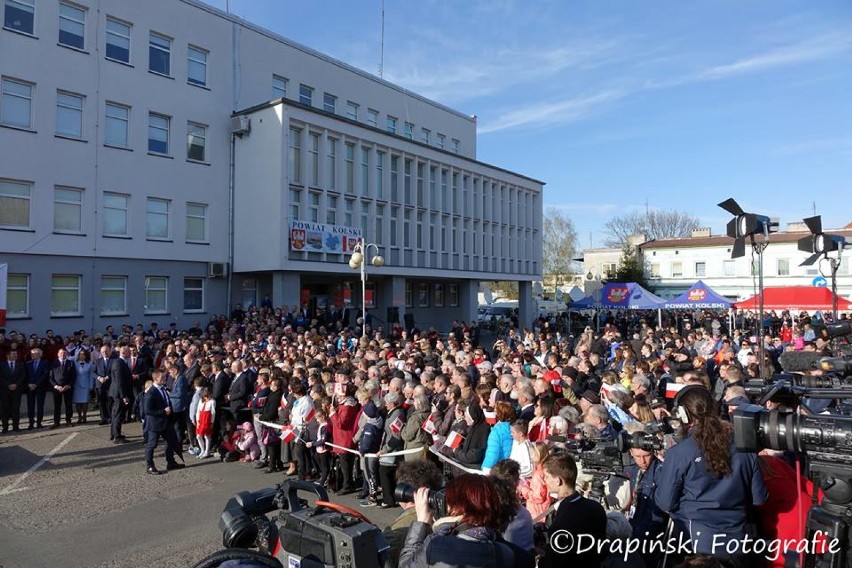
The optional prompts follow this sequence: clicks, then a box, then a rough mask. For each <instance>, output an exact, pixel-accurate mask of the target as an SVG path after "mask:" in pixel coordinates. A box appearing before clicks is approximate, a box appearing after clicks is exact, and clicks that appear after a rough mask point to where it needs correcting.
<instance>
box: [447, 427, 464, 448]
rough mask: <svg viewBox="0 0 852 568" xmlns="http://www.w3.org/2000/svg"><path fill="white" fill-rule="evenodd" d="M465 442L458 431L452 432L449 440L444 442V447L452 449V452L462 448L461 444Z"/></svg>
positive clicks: (448, 437)
mask: <svg viewBox="0 0 852 568" xmlns="http://www.w3.org/2000/svg"><path fill="white" fill-rule="evenodd" d="M463 441H464V436H462V435H461V434H459V433H458V432H456V431H453V432H450V435H449V436H447V439H446V440H445V441H444V445H445V446H447V447H448V448H450V449H451V450H455V449H457V448H458V447H459V446H461V443H462V442H463Z"/></svg>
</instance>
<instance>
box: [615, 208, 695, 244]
mask: <svg viewBox="0 0 852 568" xmlns="http://www.w3.org/2000/svg"><path fill="white" fill-rule="evenodd" d="M698 226H699V221H698V217H695V216H693V215H690V214H689V213H684V212H683V211H676V210H673V209H672V210H666V209H648V210H647V211H645V212H642V211H631V212H630V213H625V214H624V215H618V216H616V217H613V218H612V219H610V220H609V221H607V222H606V223H605V224H604V232H605V233H606V239H605V240H604V244H606V245H607V246H609V247H619V248H624V247H625V246H627V245H628V244H629V243H628V238H629V237H630V236H631V235H636V234H639V233H642V234H644V235H645V237H646V238H648V239H650V240H659V239H674V238H678V237H688V236H689V235H690V233H691V232H692V230H693V229H697V228H698Z"/></svg>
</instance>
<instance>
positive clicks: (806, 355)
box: [778, 351, 825, 373]
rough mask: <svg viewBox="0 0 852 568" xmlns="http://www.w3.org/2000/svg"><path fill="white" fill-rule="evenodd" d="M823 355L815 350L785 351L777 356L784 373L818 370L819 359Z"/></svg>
mask: <svg viewBox="0 0 852 568" xmlns="http://www.w3.org/2000/svg"><path fill="white" fill-rule="evenodd" d="M823 357H825V355H823V354H822V353H818V352H816V351H785V352H784V353H782V354H781V356H780V357H779V358H778V362H779V363H781V368H782V369H784V372H786V373H805V372H808V371H817V370H819V368H820V366H819V360H820V359H822V358H823Z"/></svg>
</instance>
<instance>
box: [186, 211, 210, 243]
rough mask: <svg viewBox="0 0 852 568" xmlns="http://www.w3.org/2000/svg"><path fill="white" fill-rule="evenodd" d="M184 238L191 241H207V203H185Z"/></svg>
mask: <svg viewBox="0 0 852 568" xmlns="http://www.w3.org/2000/svg"><path fill="white" fill-rule="evenodd" d="M186 240H187V242H193V243H206V242H207V205H206V204H204V203H187V204H186Z"/></svg>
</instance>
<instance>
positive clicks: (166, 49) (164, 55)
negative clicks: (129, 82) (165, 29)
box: [148, 32, 172, 76]
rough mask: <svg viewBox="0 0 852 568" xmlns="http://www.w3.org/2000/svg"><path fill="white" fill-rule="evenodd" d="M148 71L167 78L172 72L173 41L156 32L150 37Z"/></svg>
mask: <svg viewBox="0 0 852 568" xmlns="http://www.w3.org/2000/svg"><path fill="white" fill-rule="evenodd" d="M148 71H152V72H154V73H159V74H160V75H166V76H169V75H171V72H172V40H171V39H169V38H167V37H166V36H162V35H160V34H156V33H154V32H151V33H150V35H149V36H148Z"/></svg>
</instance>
